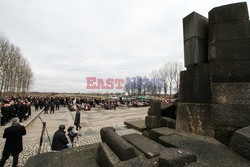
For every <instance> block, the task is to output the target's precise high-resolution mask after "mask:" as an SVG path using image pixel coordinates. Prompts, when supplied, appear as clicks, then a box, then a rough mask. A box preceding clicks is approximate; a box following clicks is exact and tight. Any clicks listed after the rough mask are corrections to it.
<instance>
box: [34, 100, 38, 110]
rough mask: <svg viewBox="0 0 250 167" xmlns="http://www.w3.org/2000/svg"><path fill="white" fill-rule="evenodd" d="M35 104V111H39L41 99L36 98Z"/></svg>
mask: <svg viewBox="0 0 250 167" xmlns="http://www.w3.org/2000/svg"><path fill="white" fill-rule="evenodd" d="M34 105H35V111H38V108H39V101H38V100H37V99H36V100H35V103H34Z"/></svg>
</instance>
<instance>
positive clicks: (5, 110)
mask: <svg viewBox="0 0 250 167" xmlns="http://www.w3.org/2000/svg"><path fill="white" fill-rule="evenodd" d="M0 106H1V113H0V121H1V125H5V124H6V123H8V122H9V121H10V120H11V119H12V118H15V117H18V118H19V120H20V122H22V121H24V120H26V119H27V118H28V117H29V116H30V115H31V99H29V98H17V97H12V98H5V99H0Z"/></svg>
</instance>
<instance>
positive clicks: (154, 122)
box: [145, 116, 161, 129]
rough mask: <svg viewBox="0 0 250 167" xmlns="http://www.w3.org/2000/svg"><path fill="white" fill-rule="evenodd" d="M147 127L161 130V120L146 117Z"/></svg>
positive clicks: (155, 117)
mask: <svg viewBox="0 0 250 167" xmlns="http://www.w3.org/2000/svg"><path fill="white" fill-rule="evenodd" d="M145 125H146V127H147V128H150V129H152V128H159V127H160V125H161V122H160V118H159V117H158V116H146V118H145Z"/></svg>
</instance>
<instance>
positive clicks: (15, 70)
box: [0, 34, 33, 97]
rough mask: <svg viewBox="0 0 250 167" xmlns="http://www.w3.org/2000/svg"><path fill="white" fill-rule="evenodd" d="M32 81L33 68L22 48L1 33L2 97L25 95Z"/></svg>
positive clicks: (0, 91) (0, 74) (0, 68)
mask: <svg viewBox="0 0 250 167" xmlns="http://www.w3.org/2000/svg"><path fill="white" fill-rule="evenodd" d="M32 81H33V72H32V69H31V67H30V65H29V62H28V60H27V59H26V58H25V57H23V55H22V53H21V50H20V48H19V47H17V46H15V45H14V44H13V43H11V42H10V41H9V39H8V38H7V37H6V36H5V35H4V34H0V97H3V96H13V95H25V94H26V93H27V92H28V91H29V89H30V87H31V84H32Z"/></svg>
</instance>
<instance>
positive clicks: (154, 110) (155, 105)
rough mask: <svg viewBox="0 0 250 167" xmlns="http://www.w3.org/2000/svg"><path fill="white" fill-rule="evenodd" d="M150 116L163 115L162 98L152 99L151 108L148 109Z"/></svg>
mask: <svg viewBox="0 0 250 167" xmlns="http://www.w3.org/2000/svg"><path fill="white" fill-rule="evenodd" d="M148 115H149V116H158V117H160V116H161V101H160V100H151V101H150V110H148Z"/></svg>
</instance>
